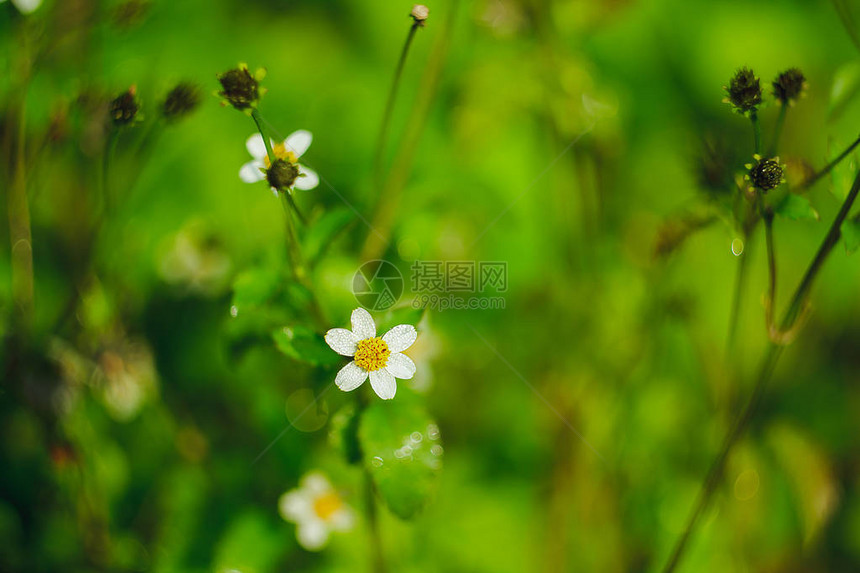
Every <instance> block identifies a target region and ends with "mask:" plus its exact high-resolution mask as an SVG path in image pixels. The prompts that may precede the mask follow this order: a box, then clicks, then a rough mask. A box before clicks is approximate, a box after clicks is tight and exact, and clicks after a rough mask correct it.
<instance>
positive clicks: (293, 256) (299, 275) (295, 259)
mask: <svg viewBox="0 0 860 573" xmlns="http://www.w3.org/2000/svg"><path fill="white" fill-rule="evenodd" d="M251 117H252V118H253V119H254V123H255V124H256V125H257V131H259V132H260V136H261V137H262V138H263V145H265V146H266V155H268V156H269V163H270V164H272V165H274V163H275V159H276V157H275V152H274V151H273V150H272V144H271V142H270V141H269V137H268V134H267V133H266V130H265V128H264V127H263V123H264V122H265V120H264V119H263V118H262V116H261V115H260V112H259V111H257V110H256V109H254V110H253V111H252V112H251ZM278 197H279V198H280V200H281V207H283V209H284V229H285V231H286V235H287V257H288V258H289V260H290V268H291V269H292V271H293V276H295V278H296V280H297V281H298V282H299V283H300V284H301V285H302V286H304V287H305V288H306V289H307V290H308V293H310V301H311V303H310V304H311V309H310V310H311V313H312V314H313V317H314V320H315V321H316V323H317V327H318V328H320V329H322V330H324V329H326V328H327V327H328V320H326V317H325V313H324V312H323V309H322V305H320V302H319V299H317V296H316V293H315V292H314V289H313V285H312V284H311V280H310V276H309V275H308V271H307V265H305V259H304V255H302V249H301V246H300V244H299V237H298V235H297V234H296V228H295V226H294V225H293V218H292V214H293V213H295V214H296V216H297V217H298V218H299V219H300V220H301V221H302V222H304V218H303V217H302V214H301V211H299V209H298V206H297V205H296V203H295V201H293V198H292V196H291V195H290V194H289V192H287V191H279V192H278Z"/></svg>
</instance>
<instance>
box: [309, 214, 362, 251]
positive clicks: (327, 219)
mask: <svg viewBox="0 0 860 573" xmlns="http://www.w3.org/2000/svg"><path fill="white" fill-rule="evenodd" d="M354 219H355V214H354V213H353V212H352V211H351V210H350V209H347V208H346V207H341V208H339V209H332V210H331V211H327V212H326V213H325V214H324V215H323V216H322V217H320V218H319V220H317V221H316V222H315V223H314V224H313V225H312V226H311V227H310V229H309V230H308V232H307V234H306V235H305V238H304V241H303V243H304V253H305V258H306V259H307V260H308V261H310V263H311V264H314V263H315V262H316V261H318V260H319V258H320V257H321V256H322V255H323V254H324V252H325V250H326V248H328V246H329V245H330V244H331V242H332V241H334V239H335V238H337V236H338V234H340V233H341V232H342V231H344V230H345V229H346V228H347V227H348V226H349V224H350V223H352V221H353V220H354Z"/></svg>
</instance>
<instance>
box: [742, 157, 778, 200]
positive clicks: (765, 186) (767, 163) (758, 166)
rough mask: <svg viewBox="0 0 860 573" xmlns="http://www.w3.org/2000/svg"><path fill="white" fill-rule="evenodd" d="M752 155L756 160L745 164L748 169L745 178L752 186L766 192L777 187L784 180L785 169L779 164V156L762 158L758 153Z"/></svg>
mask: <svg viewBox="0 0 860 573" xmlns="http://www.w3.org/2000/svg"><path fill="white" fill-rule="evenodd" d="M753 157H754V158H755V160H756V162H755V163H753V164H747V165H746V168H747V169H749V173H748V174H747V176H746V179H747V180H748V181H750V182H751V183H752V185H753V187H755V188H756V189H761V190H762V191H765V192H767V191H770V190H771V189H775V188H777V187H779V185H780V183H782V182H783V181H785V171H784V170H783V168H782V165H780V164H779V157H774V158H773V159H763V158H762V157H761V156H760V155H754V156H753Z"/></svg>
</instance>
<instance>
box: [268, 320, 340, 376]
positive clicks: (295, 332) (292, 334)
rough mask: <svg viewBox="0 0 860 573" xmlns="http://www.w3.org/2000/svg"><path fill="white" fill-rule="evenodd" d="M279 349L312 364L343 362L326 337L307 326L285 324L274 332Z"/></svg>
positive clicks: (329, 364)
mask: <svg viewBox="0 0 860 573" xmlns="http://www.w3.org/2000/svg"><path fill="white" fill-rule="evenodd" d="M272 339H273V340H274V341H275V346H277V348H278V350H280V351H281V352H283V353H284V354H286V355H287V356H289V357H290V358H292V359H293V360H297V361H299V362H306V363H307V364H310V365H312V366H331V365H334V364H338V363H339V362H341V357H340V356H339V355H338V354H335V353H334V352H332V350H331V348H329V347H328V345H327V344H326V343H325V339H324V338H323V337H322V336H321V335H319V334H317V333H316V332H314V331H313V330H311V329H310V328H307V327H305V326H301V325H298V326H284V327H282V328H278V329H277V330H275V331H273V332H272Z"/></svg>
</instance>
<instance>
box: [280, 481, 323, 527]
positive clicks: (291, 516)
mask: <svg viewBox="0 0 860 573" xmlns="http://www.w3.org/2000/svg"><path fill="white" fill-rule="evenodd" d="M278 513H280V514H281V517H283V518H284V519H285V520H287V521H292V522H295V523H297V522H299V521H303V520H306V519H308V518H310V517H313V515H314V508H313V501H312V500H311V498H310V496H308V495H307V494H306V493H305V492H304V491H302V490H299V489H294V490H291V491H288V492H287V493H285V494H284V495H282V496H281V497H280V499H278Z"/></svg>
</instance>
